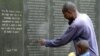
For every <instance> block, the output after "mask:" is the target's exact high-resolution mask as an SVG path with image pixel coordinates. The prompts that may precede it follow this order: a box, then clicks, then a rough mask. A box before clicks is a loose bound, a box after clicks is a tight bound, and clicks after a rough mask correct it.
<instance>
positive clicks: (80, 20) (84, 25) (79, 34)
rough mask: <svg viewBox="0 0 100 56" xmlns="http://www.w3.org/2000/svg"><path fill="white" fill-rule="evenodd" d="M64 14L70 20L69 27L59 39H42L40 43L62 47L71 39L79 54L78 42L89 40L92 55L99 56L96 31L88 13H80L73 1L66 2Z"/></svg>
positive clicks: (63, 9)
mask: <svg viewBox="0 0 100 56" xmlns="http://www.w3.org/2000/svg"><path fill="white" fill-rule="evenodd" d="M62 12H63V15H64V17H65V18H66V19H68V20H69V28H68V29H67V31H66V32H65V33H64V34H63V35H62V36H61V37H60V38H57V39H53V40H46V39H41V40H40V41H39V43H40V44H41V45H45V46H46V47H60V46H63V45H65V44H67V43H69V42H70V41H73V42H74V46H75V49H76V55H77V56H80V55H79V52H78V49H77V43H78V41H80V40H87V41H88V43H89V53H90V56H99V54H98V46H97V40H96V35H95V31H94V28H93V24H92V21H91V19H90V18H89V16H88V15H87V14H82V13H79V12H78V10H77V9H76V6H75V4H74V3H72V2H66V3H65V4H64V5H63V8H62Z"/></svg>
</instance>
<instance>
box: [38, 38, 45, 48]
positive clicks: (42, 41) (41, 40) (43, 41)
mask: <svg viewBox="0 0 100 56" xmlns="http://www.w3.org/2000/svg"><path fill="white" fill-rule="evenodd" d="M38 42H39V44H40V45H41V46H44V45H45V43H46V40H45V39H40V40H39V41H38Z"/></svg>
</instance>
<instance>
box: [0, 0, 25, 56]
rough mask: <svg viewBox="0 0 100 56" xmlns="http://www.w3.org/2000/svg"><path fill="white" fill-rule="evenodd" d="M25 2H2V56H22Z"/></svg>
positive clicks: (4, 0)
mask: <svg viewBox="0 0 100 56" xmlns="http://www.w3.org/2000/svg"><path fill="white" fill-rule="evenodd" d="M22 53H23V1H22V0H10V1H9V0H0V56H22Z"/></svg>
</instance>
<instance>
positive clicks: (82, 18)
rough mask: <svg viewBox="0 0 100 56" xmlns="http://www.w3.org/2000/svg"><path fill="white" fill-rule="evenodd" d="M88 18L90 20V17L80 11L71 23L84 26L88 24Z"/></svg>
mask: <svg viewBox="0 0 100 56" xmlns="http://www.w3.org/2000/svg"><path fill="white" fill-rule="evenodd" d="M89 20H90V18H89V16H88V15H87V14H85V13H80V14H79V15H78V17H77V18H76V19H75V20H74V22H73V24H72V25H76V26H80V27H83V26H86V25H87V24H88V22H89Z"/></svg>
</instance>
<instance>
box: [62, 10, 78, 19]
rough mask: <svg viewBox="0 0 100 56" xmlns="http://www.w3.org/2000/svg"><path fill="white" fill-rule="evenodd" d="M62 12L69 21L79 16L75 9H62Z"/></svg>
mask: <svg viewBox="0 0 100 56" xmlns="http://www.w3.org/2000/svg"><path fill="white" fill-rule="evenodd" d="M62 13H63V15H64V17H65V19H68V20H69V21H73V20H75V18H76V17H77V14H76V11H75V10H67V11H63V10H62Z"/></svg>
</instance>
